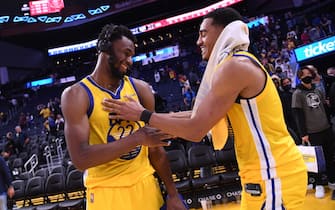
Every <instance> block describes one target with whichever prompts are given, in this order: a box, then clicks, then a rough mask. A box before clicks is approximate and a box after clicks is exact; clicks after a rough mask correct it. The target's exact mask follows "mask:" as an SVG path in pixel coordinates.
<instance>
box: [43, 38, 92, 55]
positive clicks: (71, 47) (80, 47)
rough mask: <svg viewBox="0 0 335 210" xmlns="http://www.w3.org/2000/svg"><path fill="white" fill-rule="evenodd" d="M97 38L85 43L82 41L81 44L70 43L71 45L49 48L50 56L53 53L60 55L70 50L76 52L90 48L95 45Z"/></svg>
mask: <svg viewBox="0 0 335 210" xmlns="http://www.w3.org/2000/svg"><path fill="white" fill-rule="evenodd" d="M96 42H97V40H93V41H89V42H85V43H80V44H74V45H69V46H64V47H57V48H53V49H49V50H48V54H49V56H53V55H59V54H64V53H70V52H76V51H80V50H86V49H90V48H92V47H95V46H96V45H97V44H96Z"/></svg>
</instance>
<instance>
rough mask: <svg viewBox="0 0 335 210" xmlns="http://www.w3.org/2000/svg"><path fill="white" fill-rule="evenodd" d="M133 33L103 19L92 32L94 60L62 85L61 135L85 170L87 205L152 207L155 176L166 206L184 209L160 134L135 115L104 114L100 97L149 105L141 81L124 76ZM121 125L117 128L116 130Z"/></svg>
mask: <svg viewBox="0 0 335 210" xmlns="http://www.w3.org/2000/svg"><path fill="white" fill-rule="evenodd" d="M134 41H135V37H134V36H133V34H132V33H131V31H130V30H129V29H128V28H126V27H125V26H118V25H113V24H108V25H106V26H105V27H104V28H103V29H102V32H101V33H100V35H99V37H98V42H97V49H98V54H99V55H98V61H97V64H96V67H95V69H94V71H93V73H92V74H90V75H88V76H87V77H85V78H84V79H83V80H81V81H80V82H79V83H76V84H74V85H73V86H71V87H69V88H67V89H66V90H65V91H64V92H63V94H62V98H61V104H62V111H63V115H64V119H65V139H66V142H67V147H68V150H69V153H70V156H71V160H72V162H73V163H74V165H75V166H76V167H77V168H78V169H80V170H87V173H86V174H87V176H86V178H85V185H86V187H87V209H88V210H92V209H110V210H112V209H125V210H135V209H136V210H137V209H143V210H157V209H159V208H160V207H161V206H162V205H163V199H162V196H161V192H160V189H159V185H158V183H157V181H156V179H155V177H154V176H153V173H154V171H155V170H156V171H157V174H158V175H159V176H160V178H161V179H162V181H163V182H164V184H165V186H166V190H167V193H168V197H167V200H166V202H167V206H168V209H176V210H185V207H184V205H183V203H182V201H181V199H180V198H179V196H178V193H177V190H176V188H175V184H174V182H173V180H172V175H171V170H170V168H169V167H168V159H167V158H166V154H165V151H164V149H163V147H162V146H165V145H168V143H166V142H163V141H161V140H162V139H165V138H168V136H166V135H165V134H162V133H159V132H157V131H156V130H154V129H152V128H151V129H150V128H148V127H145V124H144V123H143V122H140V121H126V120H109V118H108V116H109V115H111V114H113V113H108V112H104V111H103V110H102V105H101V102H102V101H103V100H104V99H105V98H109V97H113V98H115V99H118V100H126V99H125V96H126V95H128V96H131V97H134V99H136V100H138V101H141V103H143V105H144V106H145V107H146V108H148V109H149V110H153V109H154V97H153V94H152V92H151V90H150V88H149V85H148V84H147V83H145V82H144V81H141V80H137V79H134V78H130V77H128V76H125V74H126V73H127V71H128V68H129V67H130V66H131V65H132V59H131V57H132V56H133V55H134V53H135V52H134V51H135V46H134ZM121 130H122V131H121Z"/></svg>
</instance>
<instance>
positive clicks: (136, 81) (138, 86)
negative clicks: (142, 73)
mask: <svg viewBox="0 0 335 210" xmlns="http://www.w3.org/2000/svg"><path fill="white" fill-rule="evenodd" d="M131 79H132V80H133V83H134V85H135V88H136V89H139V90H143V89H148V88H149V87H150V85H149V83H147V82H146V81H143V80H140V79H136V78H133V77H132V78H131Z"/></svg>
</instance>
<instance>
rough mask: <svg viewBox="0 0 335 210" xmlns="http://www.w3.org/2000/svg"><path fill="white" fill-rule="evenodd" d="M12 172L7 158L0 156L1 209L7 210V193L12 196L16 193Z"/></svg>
mask: <svg viewBox="0 0 335 210" xmlns="http://www.w3.org/2000/svg"><path fill="white" fill-rule="evenodd" d="M12 181H13V178H12V174H11V172H10V169H9V167H8V165H7V164H6V162H5V160H4V159H3V158H2V157H0V209H1V210H7V195H8V197H9V198H12V197H13V196H14V194H15V191H14V187H13V186H12Z"/></svg>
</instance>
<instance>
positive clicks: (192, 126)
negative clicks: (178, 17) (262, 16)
mask: <svg viewBox="0 0 335 210" xmlns="http://www.w3.org/2000/svg"><path fill="white" fill-rule="evenodd" d="M239 20H242V17H241V16H240V15H239V14H238V12H237V11H235V10H234V9H231V8H220V9H216V10H214V11H213V12H210V13H208V14H207V15H205V16H204V19H203V21H202V23H201V25H200V31H199V38H198V41H197V44H198V45H199V46H200V48H201V53H202V58H203V59H205V60H208V64H207V68H206V71H205V75H204V77H203V79H202V82H201V85H200V88H199V91H198V95H197V98H196V102H195V106H194V108H193V113H192V115H191V113H190V112H179V113H169V114H161V113H151V112H150V111H148V110H146V109H145V108H143V107H142V106H141V105H140V104H139V103H138V102H136V101H135V100H133V99H131V98H130V97H128V99H129V101H127V102H125V101H118V100H113V99H106V100H105V101H104V102H103V105H104V108H105V110H107V111H109V112H113V113H116V114H115V115H110V119H111V120H115V119H128V120H139V119H142V120H144V121H146V122H148V123H149V125H151V126H154V127H157V128H158V129H161V130H162V131H164V132H167V133H169V134H172V135H175V136H179V137H182V138H184V139H188V140H191V141H196V142H199V141H200V140H201V139H202V138H203V137H204V136H205V135H206V133H207V132H208V131H209V130H212V139H213V143H214V147H215V148H217V149H218V148H222V147H223V145H224V143H225V142H224V141H225V140H226V139H227V133H228V131H227V130H228V127H227V123H226V120H225V117H226V115H228V117H229V120H230V122H231V125H232V128H233V130H234V134H235V135H234V137H235V146H236V153H237V154H236V156H237V161H238V165H239V170H240V172H239V174H240V177H241V182H242V186H243V191H242V201H241V209H262V208H264V209H301V208H302V206H303V204H304V200H305V196H306V189H307V172H306V165H305V163H304V161H303V158H302V156H301V153H300V151H299V150H298V149H297V147H296V146H295V143H294V141H293V139H292V137H291V136H290V134H289V132H288V131H287V128H286V125H285V121H284V117H283V113H282V107H281V103H280V98H279V96H278V94H277V90H276V88H275V86H274V85H273V83H272V81H271V79H270V76H269V75H268V74H267V73H266V70H265V69H264V67H263V66H261V64H260V63H259V61H258V60H256V59H255V58H254V57H253V56H252V55H251V54H250V53H248V52H246V51H247V48H248V46H249V34H248V27H247V26H246V24H244V23H243V22H241V21H239ZM228 40H229V41H228ZM261 148H262V149H261ZM265 159H266V160H267V161H265ZM274 201H276V202H274Z"/></svg>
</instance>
